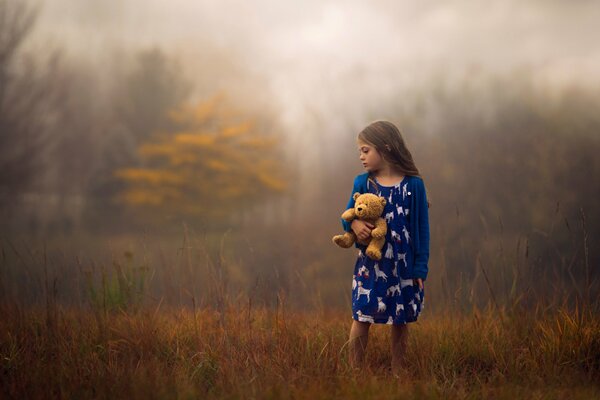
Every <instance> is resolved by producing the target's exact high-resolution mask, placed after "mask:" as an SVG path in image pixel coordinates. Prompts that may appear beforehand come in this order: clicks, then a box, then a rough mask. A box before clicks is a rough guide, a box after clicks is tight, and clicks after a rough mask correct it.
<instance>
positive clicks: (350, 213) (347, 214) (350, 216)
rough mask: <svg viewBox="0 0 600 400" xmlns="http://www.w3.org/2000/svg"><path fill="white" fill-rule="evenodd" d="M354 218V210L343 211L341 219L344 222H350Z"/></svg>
mask: <svg viewBox="0 0 600 400" xmlns="http://www.w3.org/2000/svg"><path fill="white" fill-rule="evenodd" d="M354 218H356V213H355V212H354V208H349V209H347V210H346V211H344V213H343V214H342V219H343V220H344V221H348V222H350V221H352V220H353V219H354Z"/></svg>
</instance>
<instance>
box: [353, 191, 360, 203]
mask: <svg viewBox="0 0 600 400" xmlns="http://www.w3.org/2000/svg"><path fill="white" fill-rule="evenodd" d="M358 196H360V193H358V192H356V193H354V196H352V198H353V199H354V201H356V199H358Z"/></svg>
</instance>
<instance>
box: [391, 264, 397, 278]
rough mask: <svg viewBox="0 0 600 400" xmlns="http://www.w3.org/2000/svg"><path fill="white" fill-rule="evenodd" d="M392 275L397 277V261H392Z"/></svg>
mask: <svg viewBox="0 0 600 400" xmlns="http://www.w3.org/2000/svg"><path fill="white" fill-rule="evenodd" d="M392 275H394V276H395V277H396V278H397V277H398V261H394V268H392Z"/></svg>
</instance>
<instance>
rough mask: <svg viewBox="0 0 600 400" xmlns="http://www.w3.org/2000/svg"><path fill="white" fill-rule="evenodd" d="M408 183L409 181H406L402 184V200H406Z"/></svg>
mask: <svg viewBox="0 0 600 400" xmlns="http://www.w3.org/2000/svg"><path fill="white" fill-rule="evenodd" d="M406 185H408V183H405V184H404V185H403V186H402V200H404V199H405V198H406Z"/></svg>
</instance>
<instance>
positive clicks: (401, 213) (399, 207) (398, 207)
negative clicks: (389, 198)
mask: <svg viewBox="0 0 600 400" xmlns="http://www.w3.org/2000/svg"><path fill="white" fill-rule="evenodd" d="M396 212H397V213H398V215H403V214H404V211H403V210H402V206H397V207H396Z"/></svg>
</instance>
